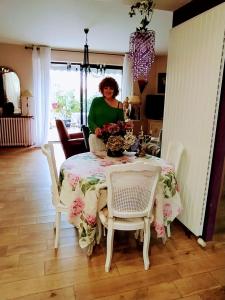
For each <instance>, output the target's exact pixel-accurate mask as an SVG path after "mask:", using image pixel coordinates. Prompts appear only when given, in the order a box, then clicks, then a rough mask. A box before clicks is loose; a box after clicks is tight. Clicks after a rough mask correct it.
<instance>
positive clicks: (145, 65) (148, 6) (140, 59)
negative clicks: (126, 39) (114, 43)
mask: <svg viewBox="0 0 225 300" xmlns="http://www.w3.org/2000/svg"><path fill="white" fill-rule="evenodd" d="M153 7H154V2H153V1H152V0H144V1H138V2H136V3H135V4H134V5H132V6H131V8H130V12H129V16H130V17H131V18H132V17H133V16H135V15H136V14H138V13H139V14H140V15H141V16H142V19H141V22H140V27H137V28H136V31H135V32H133V33H131V35H130V45H129V59H130V61H131V64H132V70H133V79H134V80H142V81H143V80H144V81H146V82H147V79H148V74H149V71H150V69H151V66H152V63H153V62H154V59H155V31H153V30H148V28H147V26H148V25H149V24H150V22H151V19H152V14H153Z"/></svg>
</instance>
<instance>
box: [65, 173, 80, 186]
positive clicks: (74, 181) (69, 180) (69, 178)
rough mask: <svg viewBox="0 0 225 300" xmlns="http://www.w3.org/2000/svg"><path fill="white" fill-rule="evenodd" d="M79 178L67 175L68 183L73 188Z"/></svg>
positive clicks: (74, 175)
mask: <svg viewBox="0 0 225 300" xmlns="http://www.w3.org/2000/svg"><path fill="white" fill-rule="evenodd" d="M79 180H80V177H79V176H77V175H76V174H71V173H69V174H68V182H69V184H70V185H71V186H73V187H75V186H76V185H77V183H78V182H79Z"/></svg>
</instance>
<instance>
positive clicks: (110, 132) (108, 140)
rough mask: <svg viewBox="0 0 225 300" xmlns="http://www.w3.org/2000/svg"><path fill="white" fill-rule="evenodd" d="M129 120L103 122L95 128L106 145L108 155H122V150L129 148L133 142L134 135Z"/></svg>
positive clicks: (134, 139) (97, 134)
mask: <svg viewBox="0 0 225 300" xmlns="http://www.w3.org/2000/svg"><path fill="white" fill-rule="evenodd" d="M132 129H133V124H132V123H131V122H123V121H118V122H117V123H108V124H104V125H103V127H102V128H97V129H96V131H95V134H96V136H97V137H98V138H100V139H102V140H103V142H104V143H105V145H106V149H107V155H108V156H115V157H116V156H117V157H118V156H122V155H123V152H124V150H128V149H130V147H131V146H132V145H133V144H134V143H135V141H136V137H135V136H134V135H133V132H132Z"/></svg>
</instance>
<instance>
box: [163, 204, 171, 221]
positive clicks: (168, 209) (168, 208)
mask: <svg viewBox="0 0 225 300" xmlns="http://www.w3.org/2000/svg"><path fill="white" fill-rule="evenodd" d="M163 215H164V217H168V218H169V217H171V216H172V207H171V205H170V204H169V203H166V204H165V205H164V206H163Z"/></svg>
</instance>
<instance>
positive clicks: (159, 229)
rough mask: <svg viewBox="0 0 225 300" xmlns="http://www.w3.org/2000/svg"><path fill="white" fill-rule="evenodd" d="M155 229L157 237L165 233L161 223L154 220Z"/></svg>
mask: <svg viewBox="0 0 225 300" xmlns="http://www.w3.org/2000/svg"><path fill="white" fill-rule="evenodd" d="M155 230H156V232H157V236H158V237H163V236H164V235H165V228H164V226H163V224H159V223H156V222H155Z"/></svg>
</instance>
